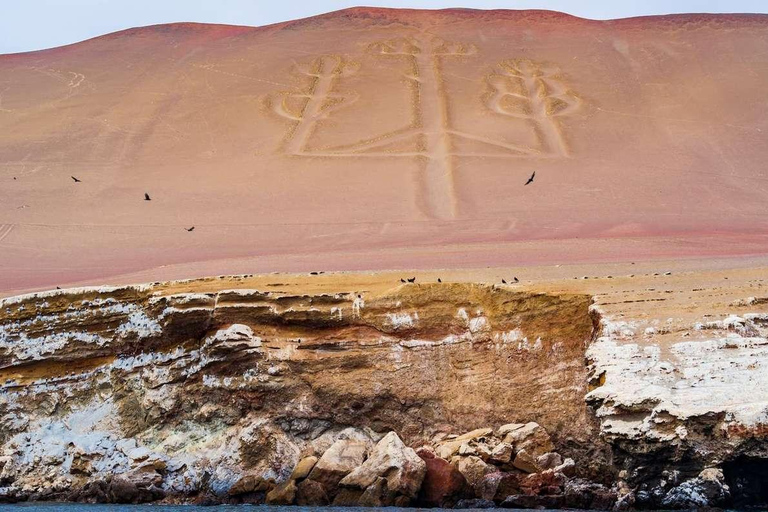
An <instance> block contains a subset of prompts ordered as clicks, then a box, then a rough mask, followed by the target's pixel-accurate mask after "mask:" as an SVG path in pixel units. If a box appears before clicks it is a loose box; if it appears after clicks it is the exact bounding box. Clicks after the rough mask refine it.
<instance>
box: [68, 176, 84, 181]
mask: <svg viewBox="0 0 768 512" xmlns="http://www.w3.org/2000/svg"><path fill="white" fill-rule="evenodd" d="M70 178H72V180H73V181H74V182H75V183H80V182H81V181H82V180H79V179H77V178H75V177H74V176H70Z"/></svg>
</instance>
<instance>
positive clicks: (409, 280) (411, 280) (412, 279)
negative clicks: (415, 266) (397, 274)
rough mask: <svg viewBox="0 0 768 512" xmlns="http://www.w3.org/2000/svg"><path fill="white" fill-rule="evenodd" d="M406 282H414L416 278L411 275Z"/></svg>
mask: <svg viewBox="0 0 768 512" xmlns="http://www.w3.org/2000/svg"><path fill="white" fill-rule="evenodd" d="M408 282H409V283H415V282H416V278H415V277H412V278H410V279H408Z"/></svg>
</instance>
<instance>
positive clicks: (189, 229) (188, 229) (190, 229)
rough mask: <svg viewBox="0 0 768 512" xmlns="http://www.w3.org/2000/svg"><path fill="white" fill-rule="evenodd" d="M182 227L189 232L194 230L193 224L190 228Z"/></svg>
mask: <svg viewBox="0 0 768 512" xmlns="http://www.w3.org/2000/svg"><path fill="white" fill-rule="evenodd" d="M184 229H186V230H187V231H189V232H190V233H191V232H192V231H194V230H195V226H192V227H191V228H184Z"/></svg>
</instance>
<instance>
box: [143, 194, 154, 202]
mask: <svg viewBox="0 0 768 512" xmlns="http://www.w3.org/2000/svg"><path fill="white" fill-rule="evenodd" d="M144 200H145V201H151V200H152V198H151V197H149V194H147V193H146V192H144Z"/></svg>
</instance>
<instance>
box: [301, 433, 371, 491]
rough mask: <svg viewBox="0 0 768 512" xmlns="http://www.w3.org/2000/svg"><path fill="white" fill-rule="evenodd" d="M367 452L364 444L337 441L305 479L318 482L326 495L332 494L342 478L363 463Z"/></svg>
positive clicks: (342, 440) (366, 446) (345, 440)
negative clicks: (323, 487)
mask: <svg viewBox="0 0 768 512" xmlns="http://www.w3.org/2000/svg"><path fill="white" fill-rule="evenodd" d="M367 451H368V445H367V444H366V443H365V442H361V441H353V440H351V439H339V440H337V441H336V442H335V443H333V444H332V445H331V446H330V448H328V449H327V450H326V451H325V453H323V456H322V457H320V459H319V460H318V461H317V463H316V464H315V466H314V467H313V468H312V471H310V472H309V476H308V477H307V478H309V479H310V480H315V481H316V482H320V483H321V484H323V485H324V486H325V490H326V492H327V493H332V492H334V491H335V490H336V487H337V486H338V485H339V482H340V481H341V479H342V478H344V477H345V476H347V475H348V474H349V473H350V472H351V471H352V470H353V469H355V468H356V467H358V466H360V465H361V464H362V463H363V461H364V460H365V454H366V452H367Z"/></svg>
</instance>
